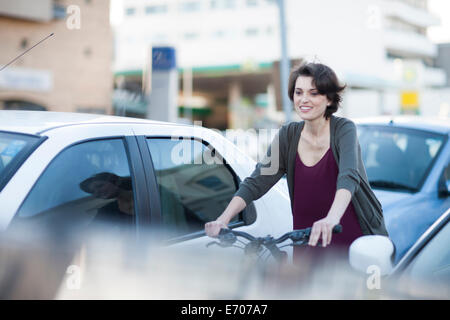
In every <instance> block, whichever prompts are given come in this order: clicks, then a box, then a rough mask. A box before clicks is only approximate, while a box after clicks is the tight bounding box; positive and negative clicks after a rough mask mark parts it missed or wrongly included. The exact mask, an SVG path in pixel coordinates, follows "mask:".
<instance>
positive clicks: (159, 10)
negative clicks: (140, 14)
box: [145, 5, 167, 14]
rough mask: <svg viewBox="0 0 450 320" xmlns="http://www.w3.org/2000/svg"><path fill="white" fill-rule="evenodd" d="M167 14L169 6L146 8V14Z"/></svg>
mask: <svg viewBox="0 0 450 320" xmlns="http://www.w3.org/2000/svg"><path fill="white" fill-rule="evenodd" d="M166 12H167V5H155V6H147V7H145V14H161V13H166Z"/></svg>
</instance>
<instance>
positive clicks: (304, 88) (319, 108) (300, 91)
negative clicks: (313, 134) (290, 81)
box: [293, 76, 330, 120]
mask: <svg viewBox="0 0 450 320" xmlns="http://www.w3.org/2000/svg"><path fill="white" fill-rule="evenodd" d="M293 100H294V108H295V112H297V114H298V115H299V116H300V118H301V119H302V120H315V119H318V118H323V117H324V114H325V111H326V109H327V106H328V105H329V104H330V101H328V98H327V96H326V95H324V94H320V93H319V91H318V90H317V89H316V87H315V85H314V84H313V78H312V77H306V76H299V77H298V78H297V80H296V81H295V90H294V97H293Z"/></svg>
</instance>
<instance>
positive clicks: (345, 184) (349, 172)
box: [336, 119, 360, 196]
mask: <svg viewBox="0 0 450 320" xmlns="http://www.w3.org/2000/svg"><path fill="white" fill-rule="evenodd" d="M336 139H337V140H336V144H337V148H338V152H339V164H338V166H339V174H338V177H337V186H336V189H337V190H339V189H347V190H348V191H350V193H351V194H352V196H353V194H354V193H355V192H356V191H357V190H358V188H359V183H360V178H359V174H358V168H359V161H360V159H359V142H358V136H357V131H356V125H355V124H354V123H353V122H352V121H350V120H348V119H347V121H346V122H345V123H344V124H343V125H342V126H341V127H340V128H339V130H338V132H337V134H336Z"/></svg>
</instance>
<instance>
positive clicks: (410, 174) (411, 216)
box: [355, 116, 450, 261]
mask: <svg viewBox="0 0 450 320" xmlns="http://www.w3.org/2000/svg"><path fill="white" fill-rule="evenodd" d="M355 123H357V125H358V135H359V142H360V145H361V152H362V156H363V161H364V165H365V167H366V171H367V176H368V178H369V182H370V184H371V186H372V188H373V190H374V192H375V194H376V195H377V197H378V199H379V200H380V202H381V204H382V206H383V212H384V218H385V223H386V228H387V230H388V232H389V236H390V238H391V240H392V242H393V243H394V245H395V261H399V259H400V258H401V257H402V256H403V255H404V254H405V253H406V251H407V250H408V249H409V248H410V247H411V246H412V245H413V244H414V242H415V241H416V240H417V239H418V238H419V237H420V235H421V234H423V233H424V232H425V231H426V230H427V229H428V227H430V226H431V225H432V223H433V222H434V221H436V220H437V219H438V217H439V216H440V215H441V214H442V212H445V211H446V210H447V209H448V208H449V207H450V198H449V194H450V189H449V185H450V166H449V162H450V142H449V135H450V121H449V119H448V118H447V119H446V120H437V119H435V120H432V119H426V118H421V117H410V116H409V117H407V116H399V117H390V118H387V117H386V118H385V117H381V118H373V119H370V120H369V119H360V120H356V121H355Z"/></svg>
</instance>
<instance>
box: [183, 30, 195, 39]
mask: <svg viewBox="0 0 450 320" xmlns="http://www.w3.org/2000/svg"><path fill="white" fill-rule="evenodd" d="M183 38H184V39H185V40H189V41H190V40H196V39H198V38H199V34H198V33H196V32H187V33H185V34H184V35H183Z"/></svg>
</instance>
